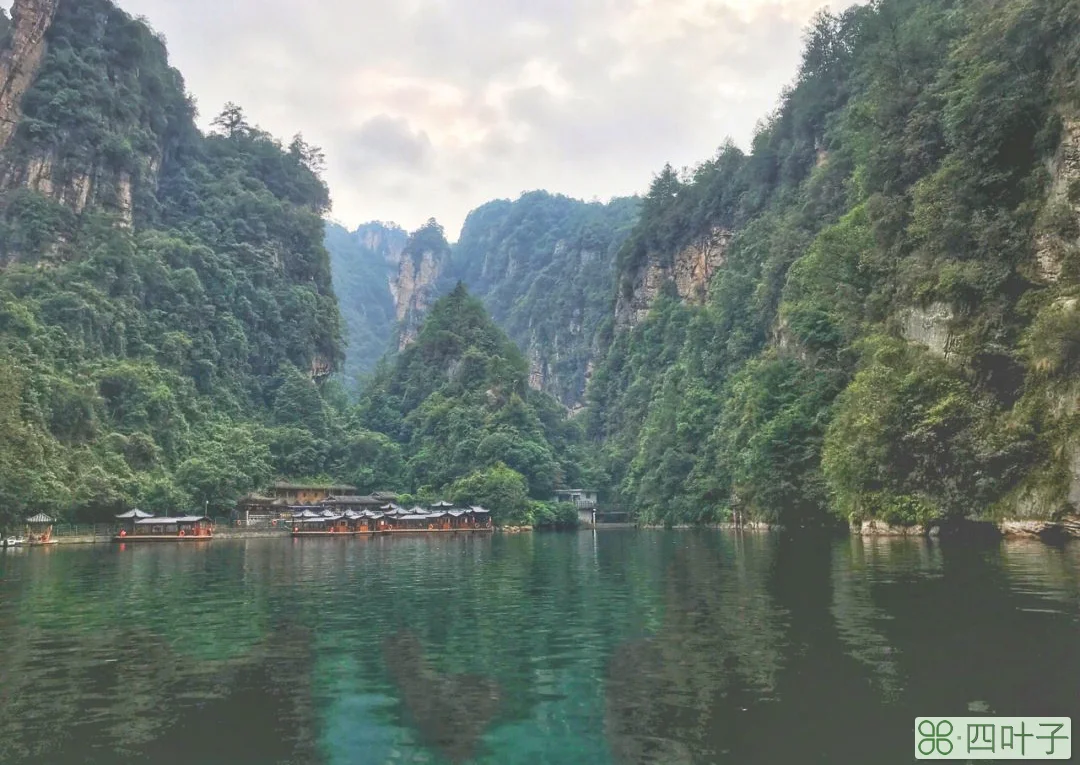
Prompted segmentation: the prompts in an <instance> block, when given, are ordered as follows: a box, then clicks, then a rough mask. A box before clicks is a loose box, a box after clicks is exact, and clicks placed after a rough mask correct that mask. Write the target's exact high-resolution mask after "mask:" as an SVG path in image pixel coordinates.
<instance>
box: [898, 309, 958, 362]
mask: <svg viewBox="0 0 1080 765" xmlns="http://www.w3.org/2000/svg"><path fill="white" fill-rule="evenodd" d="M954 319H955V316H954V313H953V310H952V308H951V307H950V306H949V305H948V304H946V303H931V304H930V305H929V306H926V307H925V308H922V307H915V308H909V309H907V310H905V311H903V312H902V313H901V314H900V316H899V320H900V334H901V335H902V336H903V337H904V339H905V340H908V341H909V342H912V343H918V344H920V345H924V346H926V348H927V349H928V350H929V351H930V353H932V354H934V355H935V356H940V357H941V358H943V359H948V358H949V357H950V356H951V355H954V354H955V351H956V343H957V337H956V335H955V334H954V332H953V329H952V322H953V320H954Z"/></svg>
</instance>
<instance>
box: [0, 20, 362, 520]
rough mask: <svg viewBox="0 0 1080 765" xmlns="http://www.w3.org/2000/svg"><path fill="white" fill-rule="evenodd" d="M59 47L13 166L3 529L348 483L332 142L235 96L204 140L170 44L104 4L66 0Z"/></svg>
mask: <svg viewBox="0 0 1080 765" xmlns="http://www.w3.org/2000/svg"><path fill="white" fill-rule="evenodd" d="M46 37H47V52H46V54H45V56H44V58H43V59H42V61H41V64H40V68H39V70H38V72H37V76H36V77H35V78H34V80H33V83H32V85H31V86H30V87H29V89H28V90H27V92H26V93H25V95H24V96H23V98H22V101H21V109H22V115H21V119H20V120H19V121H18V124H17V127H16V129H15V131H14V133H13V135H12V136H11V139H10V141H9V142H8V144H7V145H6V146H5V147H4V148H3V153H2V155H0V163H2V166H3V173H2V178H3V190H2V196H0V264H3V267H2V269H0V526H2V525H6V523H10V522H13V521H14V520H15V519H17V518H19V517H21V516H23V515H25V514H27V513H30V512H35V511H38V510H44V511H47V512H49V513H51V514H53V515H59V516H61V517H62V518H65V519H67V520H81V521H87V520H98V519H107V518H110V517H111V514H112V513H115V512H119V511H121V510H122V509H124V508H127V507H130V506H132V505H133V504H138V505H139V506H140V507H144V508H146V509H148V510H151V511H155V512H168V511H172V510H177V509H184V510H187V509H193V508H196V507H198V508H203V507H208V508H209V509H210V510H211V511H212V512H218V513H220V512H227V511H228V509H230V508H231V506H232V503H233V502H235V499H236V497H237V496H239V494H240V493H242V492H244V491H247V490H250V489H252V488H255V487H256V486H259V485H260V484H262V483H263V482H264V481H266V480H267V479H269V478H270V477H271V476H273V475H296V474H302V473H323V472H328V471H332V472H336V471H337V470H338V469H340V465H339V463H340V461H341V460H342V459H344V457H343V455H344V454H345V453H346V452H347V450H348V448H349V442H348V439H347V438H341V439H338V438H336V437H335V438H333V439H330V438H328V436H329V433H328V432H327V431H328V428H329V426H328V425H327V422H329V421H331V420H332V419H333V418H332V417H329V416H326V413H327V412H329V411H331V410H332V407H331V406H330V404H328V403H327V401H329V400H333V395H331V394H332V392H331V391H325V390H324V391H322V392H320V391H319V390H318V389H317V385H316V382H314V381H313V380H314V379H320V378H321V377H322V376H324V375H326V374H327V373H329V372H331V371H332V370H333V369H334V368H335V367H336V365H337V364H338V363H339V362H340V359H341V350H340V347H341V340H340V330H339V318H338V311H337V305H336V301H335V298H334V294H333V291H332V289H331V283H330V269H329V262H328V258H327V254H326V251H325V250H324V249H323V246H322V234H323V221H322V214H323V213H324V212H326V210H327V209H328V206H329V195H328V190H327V188H326V186H325V184H324V183H323V182H322V181H321V180H320V178H319V176H318V170H319V165H320V161H321V159H320V155H319V152H318V151H317V150H316V149H314V148H312V147H310V146H308V145H307V144H306V143H305V142H304V141H303V139H302V138H300V137H297V138H296V139H295V140H293V141H292V142H291V143H290V144H289V145H287V146H285V145H282V144H281V143H279V142H278V141H277V140H275V139H274V138H272V137H271V136H269V135H267V134H266V133H264V132H263V131H261V130H259V129H258V128H256V127H254V126H252V125H249V124H248V123H247V122H246V120H245V118H244V115H243V112H242V111H241V110H240V109H239V108H238V107H235V106H231V105H230V106H229V107H228V108H227V109H226V110H225V111H224V113H223V114H222V115H221V116H220V117H219V118H218V119H217V120H216V122H215V129H214V131H213V132H212V133H211V134H210V135H202V134H201V133H200V132H199V131H198V130H197V129H196V128H195V125H194V107H193V105H192V102H191V101H190V99H189V98H188V97H187V95H186V93H185V92H184V87H183V81H182V79H181V77H180V75H179V74H178V73H177V72H176V71H175V70H173V69H171V68H170V67H169V65H168V62H167V58H166V53H165V48H164V45H163V43H162V42H161V40H160V39H159V38H158V37H156V36H155V35H154V34H153V33H152V32H151V31H150V30H149V29H148V28H147V27H146V26H144V25H143V24H142V23H139V22H137V21H134V20H133V19H131V18H130V17H129V16H128V15H127V14H125V13H123V12H122V11H120V10H118V9H116V8H115V7H114V6H112V5H111V4H110V3H108V2H106V1H105V0H80V1H79V2H61V3H59V6H58V8H57V9H56V12H55V18H54V19H53V20H52V23H51V25H50V26H49V27H48V32H47V36H46ZM324 396H325V398H324ZM330 443H333V444H334V445H335V449H334V450H331V449H330V448H329V444H330ZM335 460H337V461H338V463H335Z"/></svg>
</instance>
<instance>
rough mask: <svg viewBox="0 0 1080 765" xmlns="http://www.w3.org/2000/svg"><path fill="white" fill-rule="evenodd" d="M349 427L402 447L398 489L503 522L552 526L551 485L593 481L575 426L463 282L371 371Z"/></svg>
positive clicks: (579, 434)
mask: <svg viewBox="0 0 1080 765" xmlns="http://www.w3.org/2000/svg"><path fill="white" fill-rule="evenodd" d="M356 424H357V426H358V427H360V428H364V429H367V430H369V431H374V432H379V433H383V434H386V435H387V436H389V438H390V439H392V440H393V441H394V442H395V443H396V444H398V445H399V447H400V450H401V453H402V454H403V455H404V457H405V461H404V465H403V470H402V473H401V476H400V479H399V481H398V484H397V485H399V486H403V487H406V488H407V489H409V490H411V491H413V492H416V493H419V494H421V495H424V496H432V495H433V494H434V493H435V492H436V491H443V490H445V491H448V492H449V494H450V495H451V496H452V497H453V498H454V500H455V501H458V502H481V503H483V504H487V505H488V506H489V507H492V509H497V510H498V512H499V513H500V516H499V517H497V520H499V521H502V522H515V521H525V522H533V521H537V520H541V521H542V520H550V519H551V516H550V512H551V509H550V508H548V507H546V506H544V505H543V504H541V503H542V501H544V500H547V499H548V498H549V497H551V496H552V494H553V491H554V489H555V486H556V485H565V484H567V483H572V484H575V485H576V484H580V483H583V482H584V483H589V482H591V481H592V480H594V478H595V477H594V476H593V475H591V474H590V472H589V464H590V460H589V459H588V451H587V449H586V448H585V445H584V432H583V429H582V428H581V426H580V424H579V423H576V422H572V421H569V420H567V417H566V412H565V410H564V409H563V407H562V406H561V405H560V404H559V403H558V402H557V401H555V399H553V398H552V397H550V396H548V395H547V394H545V393H542V392H539V391H535V390H532V389H530V388H529V385H528V364H527V363H526V360H525V357H524V356H523V355H522V354H521V352H520V351H519V350H518V348H517V347H516V346H515V345H514V343H513V342H512V341H511V340H510V339H509V338H508V337H507V336H506V334H505V333H504V332H502V331H501V330H500V329H499V328H498V327H496V326H495V324H494V323H493V322H492V320H491V318H490V317H489V316H488V315H487V312H486V311H485V310H484V306H483V304H482V303H481V302H480V301H479V300H478V299H476V298H474V297H471V296H470V295H469V294H468V291H467V290H466V288H465V287H464V285H462V284H460V283H459V284H458V285H457V286H456V287H455V288H454V289H453V290H452V291H451V292H450V294H448V295H446V296H445V297H443V298H440V299H439V300H438V301H437V302H436V303H435V304H434V305H433V306H432V307H431V309H430V311H429V312H428V313H427V316H426V318H425V319H424V321H423V323H422V324H421V325H420V327H419V328H418V331H417V333H416V336H415V338H414V339H413V341H412V342H410V343H409V344H408V345H406V346H405V347H404V348H403V349H402V350H401V352H400V353H398V354H396V355H395V356H394V358H393V359H392V360H388V361H387V362H386V363H384V364H382V365H381V366H380V368H379V369H378V370H377V371H376V373H375V376H374V379H373V381H372V383H371V384H370V385H369V386H368V387H367V388H366V389H365V391H364V394H363V396H362V398H361V401H360V404H359V406H358V407H357V413H356ZM530 498H531V499H532V500H534V501H530Z"/></svg>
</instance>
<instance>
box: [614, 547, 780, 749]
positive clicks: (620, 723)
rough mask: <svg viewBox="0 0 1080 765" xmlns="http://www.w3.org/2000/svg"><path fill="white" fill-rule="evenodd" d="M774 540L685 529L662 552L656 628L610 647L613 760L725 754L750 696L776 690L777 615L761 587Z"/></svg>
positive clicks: (766, 575)
mask: <svg viewBox="0 0 1080 765" xmlns="http://www.w3.org/2000/svg"><path fill="white" fill-rule="evenodd" d="M774 542H775V540H774V539H773V538H772V537H769V536H765V535H751V536H748V537H742V536H738V537H718V536H716V535H713V534H687V535H685V536H683V537H680V538H678V544H672V545H670V546H669V548H668V549H667V550H665V554H664V556H663V560H662V561H661V565H662V566H663V569H662V570H663V574H662V580H661V583H660V586H661V587H662V591H663V615H662V617H661V622H660V625H659V627H658V629H657V630H656V632H655V634H652V635H650V636H648V637H644V638H641V639H639V640H634V641H630V642H628V643H625V644H623V645H620V646H618V647H616V648H615V650H614V652H613V655H612V658H611V661H610V663H609V665H608V674H607V697H606V701H607V714H606V729H607V733H608V736H609V740H610V744H611V749H612V753H613V755H614V758H615V761H616V762H619V763H670V764H671V765H677V764H681V763H691V762H702V761H712V760H713V759H714V758H716V757H719V756H722V755H726V754H729V753H730V752H731V750H732V748H733V746H734V739H735V738H737V736H738V731H737V729H738V727H739V726H740V725H741V724H742V722H743V719H741V718H742V715H741V714H740V713H743V712H745V711H746V708H747V707H746V705H748V704H750V703H751V701H750V700H749V699H750V698H768V697H769V696H771V695H772V694H773V693H774V692H775V687H776V677H777V672H778V671H779V668H780V665H781V653H780V652H781V648H782V642H783V618H784V614H783V612H782V610H781V609H779V608H778V607H777V606H776V604H775V602H774V599H773V598H772V597H771V596H770V594H769V592H768V587H767V584H768V573H769V570H770V568H771V566H772V562H773V556H774V555H775V544H774Z"/></svg>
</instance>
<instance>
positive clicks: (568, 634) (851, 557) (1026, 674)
mask: <svg viewBox="0 0 1080 765" xmlns="http://www.w3.org/2000/svg"><path fill="white" fill-rule="evenodd" d="M970 712H975V713H993V714H1000V715H1031V716H1035V715H1047V716H1049V715H1060V716H1065V715H1069V716H1072V717H1074V718H1078V719H1080V545H1071V546H1066V547H1057V548H1055V547H1049V546H1046V545H1043V544H1041V543H1015V542H1014V543H1006V544H1000V545H996V544H995V545H991V546H986V545H983V546H963V545H949V544H939V543H932V542H926V541H923V540H886V539H872V540H865V541H864V540H860V539H857V538H856V539H833V538H814V539H801V540H791V539H787V538H784V537H781V536H779V535H774V534H764V533H761V534H744V535H740V534H735V533H727V532H711V531H700V532H698V531H683V532H680V531H674V532H663V531H632V530H626V531H602V532H598V533H593V532H580V533H567V534H557V533H552V534H522V535H501V534H496V535H477V536H452V535H430V536H423V535H417V536H413V537H408V536H404V537H403V536H397V537H393V538H375V539H303V540H295V541H294V540H291V539H283V540H274V539H252V540H247V541H227V540H216V541H214V542H212V543H209V544H205V545H168V544H162V545H144V546H138V545H134V546H133V545H128V546H127V547H126V549H119V548H118V547H115V546H113V547H107V546H98V547H58V548H53V549H33V550H18V551H11V550H9V551H7V552H6V553H0V762H2V763H5V765H23V764H25V763H42V764H46V763H47V764H48V765H63V764H66V763H108V764H109V765H113V764H114V763H118V764H127V763H153V764H154V765H171V764H173V763H175V764H177V765H179V764H181V763H182V764H183V765H214V764H217V763H220V764H221V765H226V764H227V765H237V764H239V763H259V764H263V763H266V764H271V763H293V764H296V765H302V764H306V763H318V764H320V765H322V764H325V765H339V764H342V765H344V764H345V763H349V764H350V765H353V764H355V763H365V764H366V763H498V765H513V764H516V763H522V764H525V763H528V764H529V765H538V764H541V763H552V764H553V765H556V764H557V765H573V764H575V763H582V764H588V765H603V764H605V763H613V764H619V765H622V764H627V765H629V764H632V763H664V764H665V765H682V764H683V763H686V764H689V763H695V764H697V763H733V764H735V763H738V765H746V764H747V763H769V765H787V764H789V763H790V764H791V765H806V764H807V763H822V764H825V763H827V764H828V765H837V764H838V763H839V764H845V763H852V765H864V764H865V763H870V762H873V763H879V764H888V763H910V762H913V761H914V757H913V756H912V752H913V748H914V744H913V740H914V738H913V733H912V728H913V722H914V718H915V717H916V716H919V715H964V714H968V713H970Z"/></svg>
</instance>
